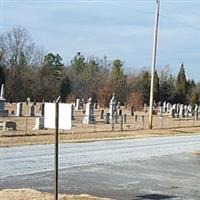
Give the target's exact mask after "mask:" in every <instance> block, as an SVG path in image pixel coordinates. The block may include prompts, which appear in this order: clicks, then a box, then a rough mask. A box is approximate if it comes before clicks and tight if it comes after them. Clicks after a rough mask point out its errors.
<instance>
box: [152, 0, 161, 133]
mask: <svg viewBox="0 0 200 200" xmlns="http://www.w3.org/2000/svg"><path fill="white" fill-rule="evenodd" d="M156 4H157V9H156V18H155V28H154V41H153V54H152V70H151V91H150V103H149V129H152V127H153V126H152V123H153V92H154V73H155V67H156V54H157V42H158V23H159V12H160V0H156Z"/></svg>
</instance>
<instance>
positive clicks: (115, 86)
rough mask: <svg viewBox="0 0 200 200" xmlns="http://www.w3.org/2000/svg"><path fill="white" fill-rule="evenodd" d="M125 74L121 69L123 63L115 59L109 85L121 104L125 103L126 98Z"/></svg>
mask: <svg viewBox="0 0 200 200" xmlns="http://www.w3.org/2000/svg"><path fill="white" fill-rule="evenodd" d="M126 85H127V84H126V76H125V75H124V71H123V64H122V62H121V60H119V59H116V60H114V62H113V66H112V71H111V78H110V87H111V90H112V92H114V93H115V97H116V99H117V100H118V101H120V102H121V103H122V104H124V103H125V99H126Z"/></svg>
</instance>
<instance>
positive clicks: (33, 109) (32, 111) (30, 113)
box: [29, 104, 35, 117]
mask: <svg viewBox="0 0 200 200" xmlns="http://www.w3.org/2000/svg"><path fill="white" fill-rule="evenodd" d="M34 116H35V106H34V105H33V104H32V105H31V106H30V107H29V117H34Z"/></svg>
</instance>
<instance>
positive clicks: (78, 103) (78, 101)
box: [75, 99, 80, 110]
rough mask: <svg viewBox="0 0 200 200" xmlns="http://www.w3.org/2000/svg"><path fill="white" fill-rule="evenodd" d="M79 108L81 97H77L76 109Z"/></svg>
mask: <svg viewBox="0 0 200 200" xmlns="http://www.w3.org/2000/svg"><path fill="white" fill-rule="evenodd" d="M79 109H80V99H76V106H75V110H79Z"/></svg>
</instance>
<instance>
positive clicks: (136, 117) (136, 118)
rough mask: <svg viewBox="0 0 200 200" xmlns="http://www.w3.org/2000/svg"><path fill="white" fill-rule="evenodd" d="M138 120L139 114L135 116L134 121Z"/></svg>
mask: <svg viewBox="0 0 200 200" xmlns="http://www.w3.org/2000/svg"><path fill="white" fill-rule="evenodd" d="M137 120H138V116H137V115H135V117H134V122H135V123H137Z"/></svg>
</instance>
